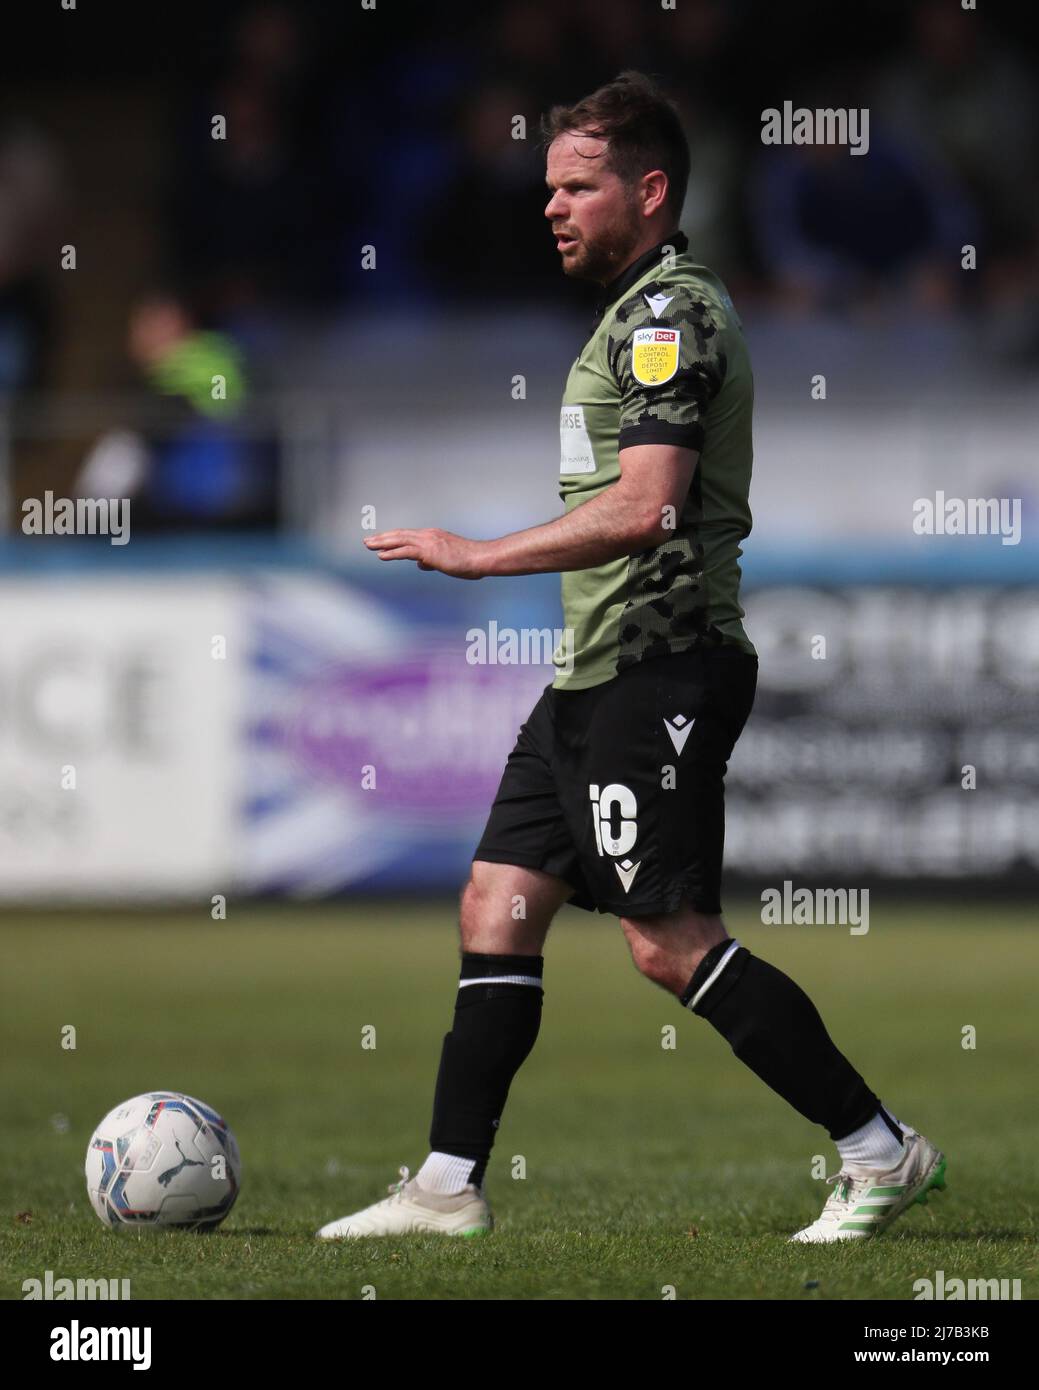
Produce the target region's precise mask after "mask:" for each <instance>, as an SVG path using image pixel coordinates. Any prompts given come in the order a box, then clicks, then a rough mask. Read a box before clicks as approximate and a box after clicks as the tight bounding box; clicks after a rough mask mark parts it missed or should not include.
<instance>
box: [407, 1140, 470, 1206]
mask: <svg viewBox="0 0 1039 1390" xmlns="http://www.w3.org/2000/svg"><path fill="white" fill-rule="evenodd" d="M475 1166H476V1159H475V1158H459V1157H458V1155H457V1154H442V1153H438V1152H437V1151H436V1150H435V1149H434V1151H433V1152H432V1153H431V1154H430V1155H429V1157H428V1158H427V1159H426V1161H425V1163H423V1165H422V1167H421V1168H420V1169H419V1170H418V1172H417V1173H416V1174H415V1181H416V1182H417V1183H418V1185H419V1187H422V1188H425V1190H426V1191H427V1192H436V1193H439V1195H440V1196H442V1197H450V1196H453V1195H454V1194H455V1193H458V1192H461V1190H462V1188H463V1187H465V1185H466V1184H467V1183H468V1181H469V1177H470V1175H471V1173H472V1171H473V1168H474V1167H475Z"/></svg>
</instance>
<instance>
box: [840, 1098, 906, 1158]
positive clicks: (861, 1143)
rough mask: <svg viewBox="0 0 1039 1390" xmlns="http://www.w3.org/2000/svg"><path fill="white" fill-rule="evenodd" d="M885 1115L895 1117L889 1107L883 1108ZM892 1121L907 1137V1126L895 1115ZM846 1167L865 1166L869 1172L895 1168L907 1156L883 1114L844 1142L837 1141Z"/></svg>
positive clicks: (849, 1135)
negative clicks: (847, 1164) (870, 1169)
mask: <svg viewBox="0 0 1039 1390" xmlns="http://www.w3.org/2000/svg"><path fill="white" fill-rule="evenodd" d="M881 1109H882V1110H883V1111H884V1114H885V1115H891V1111H890V1110H888V1108H887V1106H886V1105H885V1106H881ZM891 1119H892V1120H894V1122H895V1124H896V1125H898V1127H899V1129H900V1130H902V1132H903V1134H904V1133H905V1126H904V1125H902V1124H900V1123H899V1121H898V1120H896V1119H895V1117H894V1115H891ZM834 1142H835V1143H836V1145H837V1152H838V1153H839V1154H840V1156H841V1161H842V1162H843V1163H857V1164H862V1165H863V1166H865V1167H867V1168H883V1167H885V1166H886V1167H891V1166H893V1165H894V1164H896V1163H897V1162H898V1161H899V1159H900V1158H901V1157H902V1155H903V1153H904V1152H905V1148H904V1146H903V1145H902V1144H900V1143H899V1141H898V1140H897V1139H896V1138H895V1136H894V1135H893V1134H892V1133H891V1130H890V1128H889V1127H888V1125H887V1124H886V1122H885V1120H884V1118H883V1116H882V1115H880V1114H879V1113H878V1114H876V1115H874V1116H873V1118H872V1119H870V1120H867V1121H866V1123H865V1124H864V1125H863V1126H862V1127H861V1128H860V1129H856V1130H854V1131H853V1132H852V1133H851V1134H847V1135H845V1137H844V1138H843V1139H837V1140H835V1141H834Z"/></svg>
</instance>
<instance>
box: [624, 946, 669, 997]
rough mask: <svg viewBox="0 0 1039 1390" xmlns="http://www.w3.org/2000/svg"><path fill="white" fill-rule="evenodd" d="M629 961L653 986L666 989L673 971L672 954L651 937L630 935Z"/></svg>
mask: <svg viewBox="0 0 1039 1390" xmlns="http://www.w3.org/2000/svg"><path fill="white" fill-rule="evenodd" d="M628 945H629V946H630V947H631V959H632V962H633V964H634V966H635V969H636V970H637V971H638V972H639V974H640V975H645V977H646V979H647V980H652V981H653V983H654V984H655V985H663V986H664V988H665V989H666V988H668V986H669V985H670V983H671V979H672V976H673V975H674V970H675V961H674V954H673V952H671V951H670V950H669V949H668V948H667V947H666V946H664V945H662V944H661V943H660V942H659V941H654V940H653V939H652V938H651V937H648V936H641V935H638V934H636V933H632V934H630V935H629V937H628Z"/></svg>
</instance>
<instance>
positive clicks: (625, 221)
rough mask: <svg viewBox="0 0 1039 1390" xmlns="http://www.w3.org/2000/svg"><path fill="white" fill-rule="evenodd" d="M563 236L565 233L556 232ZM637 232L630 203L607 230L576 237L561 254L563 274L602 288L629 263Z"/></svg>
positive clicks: (636, 240) (634, 207)
mask: <svg viewBox="0 0 1039 1390" xmlns="http://www.w3.org/2000/svg"><path fill="white" fill-rule="evenodd" d="M560 230H561V232H562V234H563V235H567V234H568V233H567V232H566V231H565V229H560ZM640 231H641V226H640V221H639V215H638V209H637V207H636V205H635V202H634V200H632V201H631V202H629V203H626V204H625V205H624V207H623V209H622V210H621V211H620V213H619V214H618V216H617V219H616V220H615V221H614V222H612V223H610V225H609V226H607V227H603V228H601V229H600V230H599V231H597V232H596V233H595V234H594V235H591V236H589V235H583V236H582V235H580V234H578V240H577V241H576V242H575V243H574V245H573V246H572V247H570V248H569V250H567V251H566V252H564V253H561V254H562V261H563V274H564V275H569V276H571V277H572V278H573V279H575V280H593V281H595V282H596V283H597V284H600V285H606V284H609V282H610V281H611V280H612V279H614V278H615V276H617V275H619V274H620V272H621V270H622V269H623V268H624V266H625V265H627V263H628V262H629V261H630V259H631V253H632V250H633V249H634V248H635V246H636V245H637V244H638V240H639V234H640Z"/></svg>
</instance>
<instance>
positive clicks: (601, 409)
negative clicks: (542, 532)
mask: <svg viewBox="0 0 1039 1390" xmlns="http://www.w3.org/2000/svg"><path fill="white" fill-rule="evenodd" d="M606 298H607V303H606V305H605V308H604V311H603V312H602V317H601V318H600V320H599V321H598V323H597V324H596V326H595V327H594V328H593V329H592V332H591V334H590V336H589V338H588V341H587V342H586V343H585V345H584V347H583V349H582V350H581V353H580V355H579V356H578V358H577V360H576V361H575V362H574V365H573V367H572V368H571V369H570V375H569V377H568V378H567V382H566V389H565V391H564V394H563V405H562V410H561V412H560V427H559V433H560V444H561V449H560V454H561V458H560V467H559V473H560V497H561V498H562V500H563V502H564V504H565V506H566V510H567V511H568V512H569V511H570V510H571V509H572V508H573V507H577V506H580V505H581V503H582V502H587V501H588V500H589V499H590V498H592V497H595V496H596V495H597V494H598V493H600V492H602V490H603V489H604V488H607V487H609V486H610V485H611V484H612V483H615V482H617V480H618V479H619V478H620V463H619V459H618V455H619V452H620V450H621V449H626V448H628V447H630V446H632V445H638V444H671V445H677V446H679V447H681V448H687V449H695V450H697V452H698V454H699V459H698V461H697V465H696V469H695V471H694V474H693V480H692V483H691V485H690V488H689V492H688V494H687V496H686V499H685V502H684V503H683V505H682V507H681V509H680V510H679V511H678V514H677V515H676V516H675V517H673V518H667V519H665V524H667V521H668V520H670V521H672V522H673V528H674V529H673V531H672V533H671V534H670V535H669V536H668V538H667V539H666V540H664V541H663V542H662V543H661V544H659V545H656V546H653V547H651V548H650V549H647V550H644V551H642V552H640V553H638V554H635V555H627V556H622V557H621V558H619V559H616V560H610V561H608V562H606V563H605V564H602V565H595V566H592V567H590V568H588V569H582V570H572V571H569V572H566V573H564V574H563V576H562V597H563V621H564V624H565V627H566V629H567V630H568V631H569V633H570V637H569V639H566V640H565V641H564V643H563V644H561V645H560V646H559V647H557V649H556V652H555V653H554V655H553V661H554V664H555V667H556V673H555V677H554V680H553V682H552V684H553V686H554V687H555V688H557V689H565V690H580V689H584V688H587V687H588V686H593V685H599V684H601V683H602V682H603V681H607V680H611V679H612V678H613V677H614V676H616V675H617V674H619V672H621V671H623V670H624V669H625V668H626V667H628V666H630V665H632V664H633V663H634V662H636V661H641V660H643V659H645V658H646V657H653V656H658V655H662V654H665V653H670V652H681V651H685V650H687V649H688V648H690V647H692V646H694V645H697V644H698V643H700V642H701V641H704V640H707V641H713V642H718V641H722V642H727V643H732V644H734V645H736V646H739V647H741V648H742V649H743V650H744V651H748V652H753V651H754V648H753V646H752V644H751V642H750V640H749V638H748V637H747V634H746V633H745V632H744V630H743V625H742V621H741V620H742V618H743V609H742V608H741V607H740V603H739V585H740V566H739V559H740V555H741V553H742V552H741V550H740V542H741V541H742V540H743V539H744V538H745V537H746V536H747V535H748V533H749V532H750V528H751V514H750V501H749V494H750V476H751V462H752V442H751V415H752V411H753V397H754V387H753V378H752V375H751V370H750V361H749V358H748V355H747V350H746V346H745V344H744V341H743V330H742V326H741V323H740V320H739V317H738V315H737V313H736V310H735V309H734V307H733V303H732V300H731V299H730V297H729V294H728V291H727V290H726V288H725V286H724V285H723V284H722V282H721V281H720V280H719V279H718V277H717V276H716V275H715V274H714V273H713V271H710V270H708V269H707V268H706V267H705V266H702V265H698V264H697V263H696V262H695V260H694V259H693V257H692V256H691V255H690V254H689V252H688V250H687V243H686V238H685V236H684V235H683V234H682V233H681V232H675V233H674V235H673V236H671V237H670V238H669V239H668V240H667V241H666V242H664V243H662V245H661V246H658V247H655V248H654V249H653V250H652V251H650V252H647V253H646V255H645V256H643V257H641V258H640V259H639V261H637V262H636V263H635V265H634V266H631V267H629V269H628V270H627V271H626V272H625V274H624V275H623V276H621V277H619V279H618V280H617V281H615V282H614V284H613V286H611V287H608V288H607V291H606ZM570 642H572V646H570V647H569V649H568V646H569V643H570Z"/></svg>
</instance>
